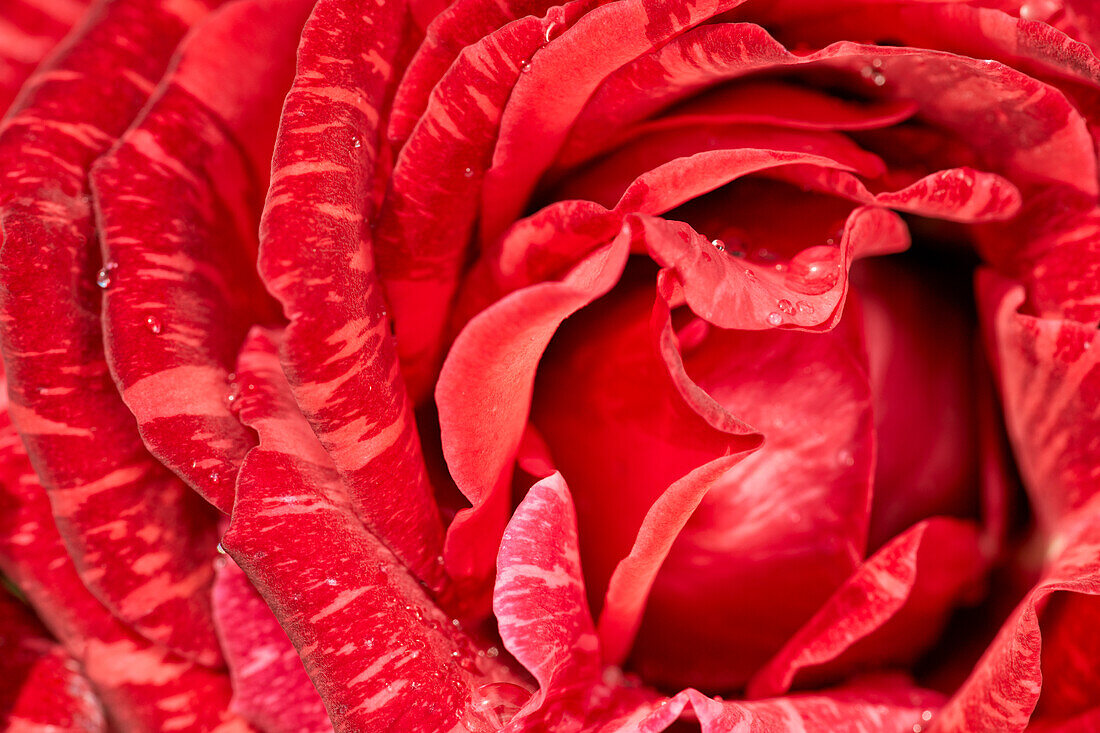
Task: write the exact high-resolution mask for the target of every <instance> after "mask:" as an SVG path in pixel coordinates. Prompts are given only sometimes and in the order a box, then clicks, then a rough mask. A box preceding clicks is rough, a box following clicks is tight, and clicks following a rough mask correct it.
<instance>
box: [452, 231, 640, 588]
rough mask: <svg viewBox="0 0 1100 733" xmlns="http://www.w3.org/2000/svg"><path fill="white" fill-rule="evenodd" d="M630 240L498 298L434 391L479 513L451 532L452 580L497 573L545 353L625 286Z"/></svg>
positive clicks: (474, 581)
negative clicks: (587, 309)
mask: <svg viewBox="0 0 1100 733" xmlns="http://www.w3.org/2000/svg"><path fill="white" fill-rule="evenodd" d="M630 235H631V231H630V229H629V228H624V229H623V231H622V232H621V233H620V235H619V236H618V237H617V238H616V239H615V240H614V241H613V242H612V243H611V244H609V245H606V246H605V247H603V248H602V249H601V250H598V251H597V252H595V253H594V254H593V255H592V256H591V257H590V258H588V259H587V260H585V261H584V262H582V263H581V264H580V265H578V266H577V267H576V268H574V269H573V270H572V271H571V272H570V273H569V274H568V275H567V276H566V277H565V278H563V279H562V280H561V281H559V282H549V283H542V284H539V285H533V286H531V287H530V288H527V289H525V290H520V291H518V292H516V293H513V294H512V295H510V296H509V297H507V298H504V299H502V300H500V301H499V302H497V303H496V304H494V305H493V306H492V307H491V308H489V309H488V310H486V311H484V312H483V313H482V314H480V315H479V316H478V317H477V318H475V319H474V320H473V321H471V322H470V324H469V325H467V326H466V328H465V330H464V331H463V332H462V334H461V335H460V336H459V338H458V339H457V340H456V342H455V345H454V347H453V348H452V349H451V352H450V354H449V355H448V358H447V362H446V364H445V365H444V368H443V372H442V374H441V375H440V379H439V383H438V385H437V386H436V401H437V403H438V405H439V421H440V429H441V431H442V438H443V453H444V455H445V456H446V458H447V465H448V468H449V469H450V472H451V475H452V476H453V477H454V479H455V482H456V483H457V484H458V487H459V488H460V489H461V490H462V492H463V494H465V496H466V497H467V498H468V499H469V500H470V501H471V502H472V503H473V507H472V508H471V509H467V510H463V511H461V512H459V514H458V516H457V517H456V518H455V521H454V523H453V524H452V525H451V527H450V529H449V530H448V535H447V548H446V554H445V557H446V560H447V566H448V571H449V572H450V574H451V575H452V576H453V577H455V578H462V579H464V580H467V581H469V582H470V583H471V586H472V587H471V592H473V591H474V590H475V587H476V585H478V584H480V585H482V586H483V585H484V584H485V583H486V581H488V580H489V579H490V577H489V576H490V575H491V573H492V562H493V557H494V556H495V555H496V551H497V547H498V544H499V540H500V534H501V532H503V530H504V525H505V523H506V521H507V516H508V510H509V508H510V501H509V497H508V487H509V486H510V485H511V479H512V467H513V465H514V463H515V457H516V451H517V448H518V447H519V442H520V438H521V437H522V436H523V431H524V428H525V426H526V424H527V417H528V413H529V410H530V402H531V393H532V390H533V388H534V382H535V372H536V370H537V369H538V365H539V361H540V359H541V357H542V354H543V352H544V351H545V349H546V346H547V344H548V343H549V342H550V339H551V338H552V337H553V336H554V333H555V332H556V331H557V330H558V327H559V326H560V325H561V323H562V321H564V320H565V319H566V318H568V317H569V316H570V315H572V314H573V313H575V312H576V311H577V310H579V309H581V308H583V307H584V306H586V305H588V304H589V303H591V302H592V301H594V300H596V299H597V298H599V297H600V296H602V295H603V294H604V293H606V292H607V291H608V290H610V289H611V287H612V286H613V285H614V284H615V282H616V281H617V280H618V278H619V275H620V274H621V272H622V269H623V266H624V265H625V263H626V257H627V252H628V248H629V241H630ZM474 426H476V428H475V427H474Z"/></svg>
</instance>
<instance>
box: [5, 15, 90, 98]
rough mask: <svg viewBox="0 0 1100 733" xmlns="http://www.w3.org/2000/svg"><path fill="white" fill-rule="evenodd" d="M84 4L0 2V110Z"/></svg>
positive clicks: (70, 27) (67, 29) (75, 17)
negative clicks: (0, 40)
mask: <svg viewBox="0 0 1100 733" xmlns="http://www.w3.org/2000/svg"><path fill="white" fill-rule="evenodd" d="M87 6H88V3H87V2H85V0H67V1H65V2H57V1H56V0H6V2H5V3H4V4H3V6H0V17H2V18H3V19H4V20H3V27H2V28H0V38H3V41H2V42H0V114H2V111H5V110H7V108H8V105H9V104H11V101H12V99H14V98H15V95H16V93H17V92H18V91H19V88H20V87H21V86H22V85H23V82H24V81H25V80H26V78H27V77H28V76H30V75H31V72H32V71H34V67H35V66H37V65H38V63H39V62H40V61H41V60H42V59H43V58H44V57H45V56H46V54H47V53H49V52H50V50H52V49H53V47H54V46H55V45H56V44H57V42H58V41H60V40H61V39H62V37H63V36H64V35H65V34H66V33H68V32H69V31H70V30H71V29H72V26H73V24H75V23H76V21H77V20H79V18H80V16H81V15H82V14H83V13H84V10H85V9H86V8H87Z"/></svg>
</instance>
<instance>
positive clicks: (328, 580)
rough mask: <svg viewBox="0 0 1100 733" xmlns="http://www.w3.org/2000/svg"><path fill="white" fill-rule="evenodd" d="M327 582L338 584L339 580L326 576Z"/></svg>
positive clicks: (327, 583)
mask: <svg viewBox="0 0 1100 733" xmlns="http://www.w3.org/2000/svg"><path fill="white" fill-rule="evenodd" d="M325 584H326V585H338V582H337V580H336V578H326V579H325Z"/></svg>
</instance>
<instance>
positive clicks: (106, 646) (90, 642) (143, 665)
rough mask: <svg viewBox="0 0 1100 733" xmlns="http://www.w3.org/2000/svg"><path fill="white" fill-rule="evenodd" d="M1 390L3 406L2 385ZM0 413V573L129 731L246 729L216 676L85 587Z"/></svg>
mask: <svg viewBox="0 0 1100 733" xmlns="http://www.w3.org/2000/svg"><path fill="white" fill-rule="evenodd" d="M0 394H2V395H4V396H3V397H0V401H2V403H3V406H5V407H6V406H7V398H6V390H4V389H0ZM0 414H2V417H0V570H2V571H3V573H4V575H5V576H6V577H7V578H9V579H11V580H12V581H13V582H14V583H15V584H16V585H17V586H18V587H19V588H20V590H22V592H23V593H24V594H25V595H26V597H27V600H28V601H29V603H30V604H31V605H32V606H33V607H34V608H35V610H36V611H37V612H38V615H39V618H41V619H42V621H43V623H44V624H45V625H46V626H47V627H48V628H49V629H50V631H51V632H52V633H53V635H54V636H55V637H56V638H58V639H59V640H60V641H61V643H62V645H63V646H64V647H65V649H66V650H67V651H68V653H69V654H70V655H71V656H72V657H73V658H74V659H76V660H77V661H78V662H80V663H81V664H82V665H83V671H84V675H85V676H86V677H87V678H88V680H89V681H90V682H91V683H92V686H93V687H94V689H95V691H96V692H97V693H98V695H99V697H100V700H101V701H102V703H103V706H104V708H105V710H106V711H107V712H108V714H109V716H110V718H111V720H112V721H114V722H116V723H117V724H118V726H119V727H120V729H123V730H126V731H135V733H140V732H141V731H150V733H152V732H153V731H164V730H187V729H192V730H210V731H218V732H219V733H247V731H249V730H251V728H250V727H249V726H248V725H247V724H246V723H245V722H244V721H243V720H241V719H240V718H238V717H237V716H235V715H232V714H230V713H229V712H228V711H227V706H228V705H229V696H230V692H231V691H230V688H229V678H228V677H227V676H226V675H225V674H224V673H222V672H219V671H215V670H211V669H208V668H206V667H201V666H198V665H196V664H194V663H193V662H190V661H188V660H186V659H183V658H181V657H179V656H177V655H175V654H172V653H171V652H169V651H167V650H165V649H164V648H163V647H160V646H157V645H154V644H151V643H150V642H149V641H147V640H146V639H145V638H144V637H141V636H138V635H136V634H134V633H133V632H132V631H131V630H130V629H129V628H127V627H126V626H125V625H123V624H122V623H120V622H119V620H118V619H117V618H115V617H114V616H113V615H112V614H111V613H110V612H109V611H108V610H107V609H106V608H104V607H103V605H102V604H101V603H100V602H99V601H98V600H96V598H95V597H94V596H92V594H91V593H89V592H88V590H87V589H86V588H85V587H84V585H83V583H82V582H81V579H80V577H79V576H78V575H77V571H76V568H75V567H74V565H73V562H72V560H71V559H70V558H69V555H68V554H67V551H66V548H65V546H64V544H62V541H61V537H60V535H59V534H58V532H57V529H56V527H55V524H54V519H53V516H52V515H51V513H50V505H49V501H48V500H47V499H46V494H45V492H44V491H43V489H42V487H41V485H40V484H39V483H38V479H37V477H36V476H35V474H34V471H33V470H32V469H31V466H30V462H29V461H28V459H27V455H26V452H25V451H24V450H23V444H22V442H21V441H20V440H19V436H18V435H17V434H16V432H15V429H14V428H13V427H12V425H11V423H10V422H9V421H8V419H7V415H6V413H0Z"/></svg>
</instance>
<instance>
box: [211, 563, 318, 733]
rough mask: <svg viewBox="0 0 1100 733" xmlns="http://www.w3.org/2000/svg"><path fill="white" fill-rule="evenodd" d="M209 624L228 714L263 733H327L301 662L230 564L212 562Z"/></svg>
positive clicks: (250, 584) (242, 575) (270, 615)
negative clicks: (214, 631) (226, 686)
mask: <svg viewBox="0 0 1100 733" xmlns="http://www.w3.org/2000/svg"><path fill="white" fill-rule="evenodd" d="M214 620H215V621H216V622H217V624H218V637H219V638H220V639H221V642H222V650H223V653H224V654H225V661H226V663H227V664H228V665H229V675H230V677H231V678H232V681H233V700H232V702H231V703H230V706H229V707H230V709H231V710H232V711H233V712H235V713H237V714H238V715H240V716H241V717H242V718H244V719H245V720H247V721H249V722H250V723H252V724H253V725H255V726H256V727H257V728H259V729H260V730H263V731H265V733H331V732H332V723H331V722H330V721H329V719H328V713H327V712H325V705H324V703H323V702H321V697H320V696H319V695H318V694H317V689H316V688H315V687H314V686H313V682H311V681H310V679H309V676H308V675H307V674H306V671H305V668H303V667H302V660H301V658H300V657H299V656H298V652H297V650H295V649H294V645H293V644H291V643H290V639H288V638H287V636H286V632H285V631H283V629H282V627H281V626H279V622H278V620H277V619H276V618H275V616H274V615H273V614H272V613H271V609H270V608H268V607H267V604H266V603H264V600H263V598H261V597H260V594H259V593H257V592H256V589H255V588H253V587H252V583H250V582H249V581H248V578H247V577H246V576H245V574H244V573H242V572H241V569H240V568H238V567H237V565H236V563H234V562H232V561H230V560H229V559H228V558H221V559H220V560H219V562H218V577H217V580H216V581H215V582H214Z"/></svg>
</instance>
